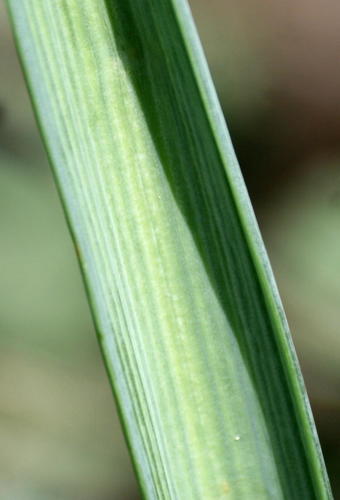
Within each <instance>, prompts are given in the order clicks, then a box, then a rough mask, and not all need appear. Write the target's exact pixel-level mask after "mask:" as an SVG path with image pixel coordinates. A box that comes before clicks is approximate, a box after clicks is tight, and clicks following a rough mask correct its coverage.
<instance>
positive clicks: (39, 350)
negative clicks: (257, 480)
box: [0, 0, 340, 500]
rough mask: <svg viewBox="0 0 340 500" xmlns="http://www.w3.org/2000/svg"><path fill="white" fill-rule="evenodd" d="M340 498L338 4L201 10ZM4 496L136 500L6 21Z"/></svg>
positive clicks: (0, 321)
mask: <svg viewBox="0 0 340 500" xmlns="http://www.w3.org/2000/svg"><path fill="white" fill-rule="evenodd" d="M191 5H192V9H193V13H194V15H195V18H196V21H197V24H198V28H199V32H200V34H201V38H202V40H203V44H204V47H205V50H206V54H207V57H208V60H209V64H210V67H211V70H212V73H213V76H214V79H215V83H216V85H217V89H218V93H219V96H220V99H221V102H222V106H223V109H224V111H225V115H226V117H227V122H228V125H229V128H230V132H231V135H232V139H233V142H234V145H235V148H236V152H237V155H238V158H239V160H240V164H241V168H242V171H243V173H244V176H245V179H246V183H247V186H248V189H249V191H250V195H251V198H252V201H253V204H254V207H255V211H256V214H257V217H258V219H259V223H260V226H261V229H262V232H263V236H264V239H265V243H266V245H267V248H268V251H269V255H270V258H271V262H272V265H273V268H274V272H275V274H276V278H277V281H278V284H279V288H280V291H281V295H282V298H283V302H284V304H285V307H286V311H287V315H288V320H289V322H290V325H291V329H292V333H293V336H294V341H295V345H296V348H297V350H298V355H299V359H300V362H301V365H302V369H303V373H304V376H305V381H306V384H307V388H308V392H309V396H310V399H311V403H312V407H313V410H314V415H315V418H316V421H317V426H318V431H319V435H320V439H321V443H322V447H323V451H324V455H325V459H326V462H327V466H328V469H329V474H330V477H331V481H332V484H333V488H334V493H335V497H336V498H340V479H339V474H338V471H339V467H340V427H339V415H340V391H339V382H340V371H339V365H340V351H339V346H340V336H339V335H340V230H339V228H340V64H339V62H340V61H339V58H340V3H339V1H338V0H283V1H281V2H270V1H268V0H243V1H242V2H240V1H239V0H209V2H208V1H207V0H192V1H191ZM0 58H1V79H0V228H1V230H0V263H1V264H0V265H1V274H0V443H1V446H0V497H1V498H4V499H6V500H7V499H8V500H40V499H41V500H42V499H44V500H109V499H112V500H113V499H119V500H121V499H127V500H129V499H131V500H132V499H137V498H139V495H138V490H137V487H136V483H135V480H134V478H133V475H132V471H131V466H130V463H129V458H128V455H127V451H126V448H125V444H124V441H123V438H122V435H121V430H120V427H119V423H118V420H117V417H116V416H115V415H116V413H115V409H114V405H113V402H112V397H111V394H110V390H109V387H108V383H107V380H106V376H105V373H104V370H103V367H102V362H101V359H100V356H99V350H98V347H97V343H96V339H95V334H94V331H93V326H92V322H91V318H90V316H89V312H88V307H87V304H86V300H85V297H84V292H83V288H82V284H81V280H80V277H79V271H78V267H77V264H76V261H75V257H74V252H73V249H72V246H71V243H70V238H69V235H68V232H67V229H66V225H65V221H64V218H63V214H62V212H61V208H60V203H59V201H58V198H57V195H56V192H55V189H54V186H53V182H52V180H51V174H50V170H49V167H48V165H47V162H46V157H45V154H44V152H43V149H42V146H41V142H40V139H39V136H38V133H37V129H36V125H35V123H34V119H33V116H32V111H31V108H30V104H29V101H28V97H27V94H26V89H25V86H24V83H23V79H22V75H21V72H20V69H19V66H18V62H17V56H16V53H15V50H14V46H13V41H12V38H11V34H10V29H9V26H8V20H7V17H6V13H5V8H4V6H3V4H1V6H0Z"/></svg>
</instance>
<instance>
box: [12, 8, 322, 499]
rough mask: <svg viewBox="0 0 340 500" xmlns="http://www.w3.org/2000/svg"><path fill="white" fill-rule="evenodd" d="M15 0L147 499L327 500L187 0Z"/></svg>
mask: <svg viewBox="0 0 340 500" xmlns="http://www.w3.org/2000/svg"><path fill="white" fill-rule="evenodd" d="M9 5H10V8H11V11H12V15H13V20H14V25H15V27H16V31H17V37H18V41H19V45H20V47H21V53H22V57H23V60H24V64H25V66H26V70H27V72H28V78H29V80H30V88H31V92H32V95H33V100H34V101H35V105H36V106H37V112H38V115H39V119H40V123H41V126H42V129H43V131H44V134H45V141H46V143H47V149H48V150H49V152H50V156H51V160H52V164H53V166H54V169H55V172H56V176H57V179H58V182H59V185H60V190H61V193H62V196H63V198H64V203H65V206H66V210H67V212H68V216H69V218H70V225H71V228H72V230H73V232H74V238H75V241H76V243H77V246H78V249H79V253H80V255H81V256H82V257H81V262H82V265H83V272H84V275H85V278H86V281H87V284H88V289H89V293H90V296H91V303H92V307H93V310H94V316H95V318H96V322H97V328H98V332H99V336H100V340H101V344H102V348H103V351H104V355H105V358H106V363H107V366H108V371H109V373H110V376H111V378H112V379H114V382H113V383H114V386H115V391H116V394H117V398H118V401H119V405H120V408H121V411H122V415H123V421H125V425H126V431H127V434H128V439H129V442H130V446H131V449H132V455H133V457H134V460H135V463H136V468H137V470H138V473H139V477H140V480H141V482H142V484H143V489H144V491H145V494H146V496H147V497H148V498H224V497H227V496H228V498H229V497H230V498H329V495H330V493H329V490H328V487H327V480H326V477H325V472H324V468H323V465H322V458H321V454H320V452H319V450H318V444H317V439H316V437H315V434H314V430H313V429H314V428H313V424H310V423H309V422H308V421H309V420H310V419H311V417H310V413H309V409H308V402H307V399H306V396H305V393H304V389H303V385H302V382H301V380H300V375H299V371H298V368H297V367H296V366H295V365H296V360H295V356H294V354H293V352H292V351H293V350H292V347H291V346H290V345H289V336H288V335H289V332H288V329H287V326H286V322H285V319H284V314H283V311H282V307H281V304H280V302H279V298H278V295H277V292H276V288H275V284H274V281H273V278H272V274H271V271H270V267H269V264H268V263H267V258H266V256H265V251H264V248H263V244H262V242H261V239H260V236H259V233H258V230H257V227H256V222H255V219H254V216H253V214H252V211H251V208H250V204H249V201H248V198H247V195H246V191H245V188H244V186H243V181H242V179H241V175H240V173H239V169H238V166H237V163H236V160H235V157H234V153H233V150H232V146H231V144H230V140H229V138H228V136H227V134H226V130H225V126H224V124H223V120H222V118H221V113H220V110H219V107H218V104H217V101H216V98H215V95H214V91H213V89H212V86H211V84H210V79H209V76H208V73H207V70H206V67H205V65H204V62H202V61H203V60H202V56H201V54H200V49H199V47H198V42H197V40H196V36H195V33H194V29H193V27H192V24H191V21H190V13H189V11H188V10H187V9H186V6H185V4H184V3H183V2H182V1H178V0H176V1H173V2H171V1H161V2H154V1H153V0H144V1H143V0H138V1H135V2H130V1H125V2H123V1H120V0H116V1H111V2H109V1H108V2H105V1H102V0H100V1H96V2H93V1H90V0H85V1H84V2H82V4H81V6H80V5H79V3H78V2H76V1H75V0H69V1H61V2H59V3H58V4H56V3H55V4H51V3H50V2H42V1H40V0H24V1H22V0H21V1H20V2H19V1H17V0H10V1H9ZM132 5H133V6H132ZM277 367H278V368H277ZM155 374H156V376H155ZM164 416H166V417H164ZM291 477H294V480H292V479H291Z"/></svg>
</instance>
